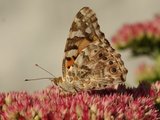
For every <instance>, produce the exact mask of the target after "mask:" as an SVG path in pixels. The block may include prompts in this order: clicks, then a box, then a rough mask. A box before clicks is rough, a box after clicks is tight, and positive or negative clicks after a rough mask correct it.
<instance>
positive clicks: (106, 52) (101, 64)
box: [52, 7, 127, 92]
mask: <svg viewBox="0 0 160 120" xmlns="http://www.w3.org/2000/svg"><path fill="white" fill-rule="evenodd" d="M62 72H63V77H59V78H54V79H53V80H52V81H53V83H54V84H55V85H57V86H59V87H60V88H62V89H63V90H65V91H70V92H77V91H81V90H93V89H95V90H99V89H104V88H106V87H107V86H110V85H114V84H118V83H123V82H124V81H125V79H126V74H127V69H126V68H125V66H124V63H123V61H122V60H121V55H120V54H118V53H117V52H116V51H115V50H114V49H113V48H112V47H111V45H110V43H109V42H108V40H107V39H105V35H104V33H102V32H101V31H100V26H99V24H98V22H97V17H96V15H95V13H94V12H93V11H92V10H91V9H90V8H89V7H84V8H82V9H81V10H80V11H79V12H78V13H77V15H76V17H75V19H74V21H73V23H72V26H71V28H70V33H69V38H68V39H67V43H66V46H65V55H64V59H63V63H62Z"/></svg>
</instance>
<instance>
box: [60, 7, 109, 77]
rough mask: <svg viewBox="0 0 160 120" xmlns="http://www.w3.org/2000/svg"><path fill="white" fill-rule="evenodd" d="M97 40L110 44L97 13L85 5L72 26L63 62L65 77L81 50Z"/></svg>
mask: <svg viewBox="0 0 160 120" xmlns="http://www.w3.org/2000/svg"><path fill="white" fill-rule="evenodd" d="M95 41H101V42H105V43H106V44H108V46H109V42H108V41H107V40H106V39H105V37H104V33H102V32H101V31H100V27H99V25H98V22H97V17H96V15H95V13H94V12H93V11H92V10H91V9H90V8H89V7H84V8H82V9H81V10H80V11H79V12H78V13H77V15H76V16H75V18H74V21H73V23H72V25H71V28H70V32H69V37H68V39H67V42H66V46H65V56H64V59H63V63H62V71H63V77H65V76H66V73H67V71H68V70H69V69H70V67H71V66H72V65H73V64H74V62H75V60H76V58H77V56H78V55H79V54H80V53H81V51H82V50H83V49H84V48H86V47H87V46H88V45H89V44H90V43H93V42H95Z"/></svg>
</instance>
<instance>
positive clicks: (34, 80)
mask: <svg viewBox="0 0 160 120" xmlns="http://www.w3.org/2000/svg"><path fill="white" fill-rule="evenodd" d="M51 79H53V78H33V79H25V81H35V80H51Z"/></svg>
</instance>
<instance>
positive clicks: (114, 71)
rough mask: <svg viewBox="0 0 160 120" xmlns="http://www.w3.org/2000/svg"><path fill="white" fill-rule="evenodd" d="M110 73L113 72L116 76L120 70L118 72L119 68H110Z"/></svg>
mask: <svg viewBox="0 0 160 120" xmlns="http://www.w3.org/2000/svg"><path fill="white" fill-rule="evenodd" d="M110 72H111V73H112V74H116V73H117V72H118V70H117V68H116V67H115V66H114V67H111V68H110Z"/></svg>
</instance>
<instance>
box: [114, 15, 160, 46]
mask: <svg viewBox="0 0 160 120" xmlns="http://www.w3.org/2000/svg"><path fill="white" fill-rule="evenodd" d="M143 37H147V38H151V39H155V40H157V39H160V16H156V17H155V18H154V19H153V20H151V21H147V22H143V23H135V24H125V25H124V26H123V27H122V28H120V30H119V31H118V32H117V33H116V34H115V35H114V36H113V38H112V42H113V44H114V45H115V46H116V47H117V48H120V49H121V48H126V47H128V46H129V45H130V44H131V43H132V42H134V40H140V39H141V38H143Z"/></svg>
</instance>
